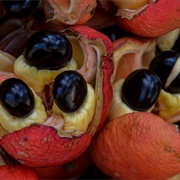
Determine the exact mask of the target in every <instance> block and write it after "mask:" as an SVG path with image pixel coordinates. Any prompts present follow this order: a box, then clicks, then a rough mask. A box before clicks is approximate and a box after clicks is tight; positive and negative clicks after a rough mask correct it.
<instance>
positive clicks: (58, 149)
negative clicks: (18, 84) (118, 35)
mask: <svg viewBox="0 0 180 180" xmlns="http://www.w3.org/2000/svg"><path fill="white" fill-rule="evenodd" d="M40 34H42V32H40ZM63 34H64V35H65V36H66V37H67V38H68V39H69V40H70V43H71V45H72V52H73V53H72V58H71V60H70V61H69V63H68V64H67V65H66V66H65V67H63V68H62V69H57V70H47V69H45V70H44V69H41V70H39V69H37V68H36V67H34V66H30V65H29V64H27V63H26V61H25V58H24V55H21V56H19V57H18V58H17V59H16V61H15V63H14V73H15V75H14V76H15V77H16V78H17V79H19V80H21V81H23V82H25V83H26V85H27V86H28V87H29V88H27V89H29V90H28V91H31V92H32V94H33V95H34V104H35V105H34V108H33V109H32V112H31V113H30V114H29V115H27V116H26V117H25V118H16V117H14V116H12V115H11V114H9V113H8V111H7V110H8V108H5V109H4V108H3V107H1V109H2V111H1V112H2V113H1V115H0V116H1V122H0V124H1V128H2V129H4V134H2V135H1V139H0V144H1V146H2V147H3V148H4V149H5V150H6V151H7V152H8V153H9V154H10V155H12V156H13V157H14V158H15V159H17V160H18V161H19V162H21V163H22V164H25V165H28V166H34V167H37V166H51V165H60V164H64V163H67V162H69V161H71V160H73V159H75V158H76V157H78V156H79V155H81V154H82V153H83V152H84V151H85V150H86V149H87V147H88V146H89V144H90V142H91V138H92V137H93V136H94V134H95V133H96V132H97V130H100V128H101V126H102V125H103V124H104V121H105V119H106V117H107V115H108V111H109V106H110V102H111V100H112V88H111V75H112V73H113V67H114V66H113V65H114V64H113V57H112V54H113V53H112V51H113V44H112V42H111V41H110V40H109V39H108V38H107V37H106V36H105V35H103V34H102V33H100V32H98V31H96V30H94V29H92V28H90V27H87V26H74V27H71V28H68V29H65V30H64V31H63ZM56 42H57V41H56ZM67 71H68V72H71V73H72V72H73V73H74V72H77V73H78V74H80V75H81V76H82V77H83V78H84V80H85V82H86V84H87V96H86V97H85V100H84V102H83V104H82V105H81V106H80V107H79V109H77V110H76V111H74V112H70V113H68V112H63V111H62V110H60V109H59V108H58V106H57V105H56V103H55V100H54V99H53V97H52V88H53V83H54V82H55V78H56V77H57V76H58V75H61V74H63V73H66V72H67ZM5 73H6V72H5ZM77 73H76V74H77ZM12 74H13V73H12ZM12 74H11V75H12ZM1 78H2V80H1V86H2V83H3V82H4V79H9V78H4V76H1ZM17 79H16V81H18V80H17ZM69 80H70V79H69ZM13 82H14V80H13ZM65 84H69V82H68V81H67V82H66V83H65ZM82 92H83V91H80V92H79V94H80V95H81V93H82ZM64 105H66V104H64ZM21 108H23V107H21ZM20 113H22V111H20ZM4 120H5V121H4Z"/></svg>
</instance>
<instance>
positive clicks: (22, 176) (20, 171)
mask: <svg viewBox="0 0 180 180" xmlns="http://www.w3.org/2000/svg"><path fill="white" fill-rule="evenodd" d="M0 179H1V180H11V179H13V180H27V179H30V180H38V176H37V175H36V173H35V171H34V170H33V169H31V168H29V167H26V166H22V165H3V166H0Z"/></svg>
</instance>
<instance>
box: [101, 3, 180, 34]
mask: <svg viewBox="0 0 180 180" xmlns="http://www.w3.org/2000/svg"><path fill="white" fill-rule="evenodd" d="M100 2H101V4H102V6H103V7H104V8H105V9H106V10H109V11H112V6H113V7H114V8H113V12H114V9H116V11H115V18H116V20H117V21H116V22H117V24H118V25H119V26H120V27H121V28H123V29H125V30H127V31H129V32H132V33H134V34H137V35H139V36H145V37H158V36H160V35H163V34H165V33H168V32H169V31H172V30H174V29H176V28H179V26H180V23H179V22H180V21H179V17H180V14H179V13H180V12H179V10H178V8H179V6H180V2H179V0H141V1H138V2H137V1H136V2H134V3H133V2H132V1H127V3H125V2H123V1H114V3H113V1H103V0H102V1H101V0H100ZM169 12H171V13H169Z"/></svg>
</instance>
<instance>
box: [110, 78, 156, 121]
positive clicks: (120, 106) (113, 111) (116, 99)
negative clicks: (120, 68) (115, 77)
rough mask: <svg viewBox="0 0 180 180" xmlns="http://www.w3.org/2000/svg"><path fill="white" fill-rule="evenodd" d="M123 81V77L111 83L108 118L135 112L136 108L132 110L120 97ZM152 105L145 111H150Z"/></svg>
mask: <svg viewBox="0 0 180 180" xmlns="http://www.w3.org/2000/svg"><path fill="white" fill-rule="evenodd" d="M123 82H124V79H121V80H119V81H116V83H114V84H113V100H112V103H111V108H110V113H109V117H108V119H109V120H113V119H115V118H117V117H119V116H122V115H124V114H128V113H132V112H137V111H136V110H133V109H131V108H130V107H129V106H128V105H126V104H125V103H124V102H123V100H122V98H121V89H122V85H123ZM153 107H154V106H153ZM153 107H151V108H150V109H149V110H147V112H151V111H152V109H153Z"/></svg>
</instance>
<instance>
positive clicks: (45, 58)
mask: <svg viewBox="0 0 180 180" xmlns="http://www.w3.org/2000/svg"><path fill="white" fill-rule="evenodd" d="M23 55H24V57H25V60H26V63H27V64H29V65H30V66H35V67H36V68H37V69H39V70H40V69H49V70H58V69H60V68H63V67H65V66H66V64H67V63H68V62H69V61H70V60H71V58H72V45H71V43H70V41H69V40H68V38H67V37H66V36H65V35H63V34H61V33H59V32H53V31H46V30H44V31H39V32H37V33H34V34H33V35H32V36H31V37H30V38H29V39H28V42H27V45H26V47H25V49H24V52H23Z"/></svg>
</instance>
